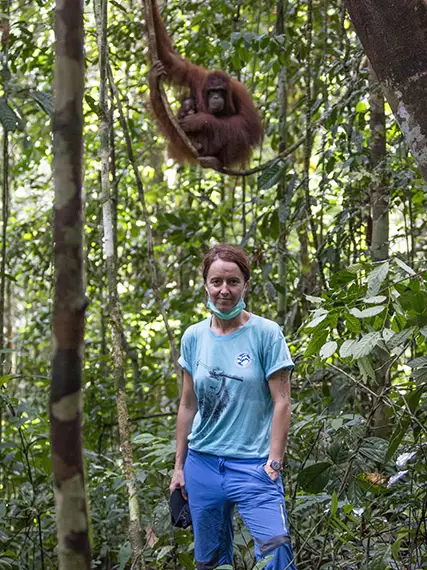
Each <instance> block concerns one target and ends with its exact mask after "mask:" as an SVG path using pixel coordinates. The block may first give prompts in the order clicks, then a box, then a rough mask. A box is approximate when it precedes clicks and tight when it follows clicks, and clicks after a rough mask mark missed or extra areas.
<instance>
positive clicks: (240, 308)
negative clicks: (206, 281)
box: [207, 296, 246, 321]
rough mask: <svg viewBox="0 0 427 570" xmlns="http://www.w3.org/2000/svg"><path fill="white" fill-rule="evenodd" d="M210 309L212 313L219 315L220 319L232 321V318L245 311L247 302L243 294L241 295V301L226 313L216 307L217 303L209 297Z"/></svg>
mask: <svg viewBox="0 0 427 570" xmlns="http://www.w3.org/2000/svg"><path fill="white" fill-rule="evenodd" d="M207 306H208V309H209V310H210V311H212V313H213V314H214V315H215V316H216V317H218V319H221V320H222V321H230V320H231V319H234V317H237V316H238V315H240V313H241V312H242V311H243V309H244V308H245V307H246V303H245V302H244V300H243V296H242V297H240V301H239V302H238V303H237V305H235V306H234V307H233V308H232V309H231V310H230V311H228V313H224V312H223V311H220V310H219V309H217V308H216V307H215V305H214V304H213V303H212V301H211V299H210V297H209V298H208V305H207Z"/></svg>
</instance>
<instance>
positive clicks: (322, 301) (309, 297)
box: [305, 295, 325, 305]
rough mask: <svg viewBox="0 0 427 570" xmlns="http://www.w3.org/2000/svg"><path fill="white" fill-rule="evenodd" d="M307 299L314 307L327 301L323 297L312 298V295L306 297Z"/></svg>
mask: <svg viewBox="0 0 427 570" xmlns="http://www.w3.org/2000/svg"><path fill="white" fill-rule="evenodd" d="M305 298H306V299H307V301H310V303H313V304H314V305H321V304H322V303H324V302H325V299H322V297H312V296H311V295H305Z"/></svg>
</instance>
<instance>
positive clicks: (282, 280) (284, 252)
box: [276, 0, 290, 326]
mask: <svg viewBox="0 0 427 570" xmlns="http://www.w3.org/2000/svg"><path fill="white" fill-rule="evenodd" d="M285 11H286V10H285V0H277V3H276V14H277V17H276V35H277V36H279V37H284V34H285ZM278 99H279V153H281V152H283V151H284V150H285V149H286V142H287V134H288V129H287V115H288V93H287V69H286V65H282V67H281V68H280V73H279V89H278ZM287 189H288V188H287V183H286V169H285V168H284V169H283V172H282V177H281V179H280V182H279V187H278V191H277V197H278V202H279V204H278V209H279V225H280V234H279V241H278V244H277V269H278V280H279V287H280V289H279V291H278V295H277V317H278V321H279V323H280V325H281V326H284V325H285V320H286V313H287V312H288V306H287V305H288V287H287V273H288V224H287V221H288V218H289V201H290V200H289V199H288V192H287Z"/></svg>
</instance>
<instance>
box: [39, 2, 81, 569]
mask: <svg viewBox="0 0 427 570" xmlns="http://www.w3.org/2000/svg"><path fill="white" fill-rule="evenodd" d="M83 63H84V60H83V2H82V0H57V4H56V61H55V85H54V92H55V100H54V113H53V125H52V129H53V175H54V184H55V205H54V242H55V244H54V263H55V299H54V308H53V337H54V342H53V346H54V354H53V362H52V382H51V393H50V402H49V413H50V426H51V440H52V464H53V477H54V486H55V499H56V521H57V532H58V556H59V568H60V569H61V570H83V569H85V568H87V569H88V570H89V568H90V567H91V561H90V558H91V557H90V547H89V535H88V516H87V507H86V504H87V503H86V491H85V484H84V474H83V457H82V441H81V416H82V395H81V379H82V358H83V340H84V313H85V308H86V304H87V301H86V298H85V294H84V286H83V216H82V208H83V206H82V155H83V152H82V150H83V147H82V128H83V112H82V100H83V83H84V65H83Z"/></svg>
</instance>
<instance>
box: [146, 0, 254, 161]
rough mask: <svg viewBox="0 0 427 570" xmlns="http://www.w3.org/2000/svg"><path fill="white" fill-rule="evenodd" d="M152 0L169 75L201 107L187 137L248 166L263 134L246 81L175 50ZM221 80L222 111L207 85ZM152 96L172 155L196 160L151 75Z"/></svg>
mask: <svg viewBox="0 0 427 570" xmlns="http://www.w3.org/2000/svg"><path fill="white" fill-rule="evenodd" d="M153 4H154V27H155V30H156V36H157V49H158V54H159V59H160V61H161V62H162V63H163V65H164V68H165V71H166V74H167V80H168V81H170V82H171V83H173V84H175V85H178V86H181V87H187V88H189V90H190V97H192V98H194V99H195V101H196V108H197V113H195V114H194V115H191V116H188V117H186V119H185V124H186V129H185V130H186V132H187V134H188V136H189V138H190V139H191V140H192V141H194V142H197V141H203V143H202V147H203V151H202V153H201V154H202V155H203V156H214V157H216V158H218V160H219V161H220V162H221V164H222V166H226V167H230V166H232V165H241V166H244V165H245V164H246V163H247V162H248V159H249V157H250V154H251V151H252V148H253V147H254V146H255V145H257V144H258V143H259V142H260V141H261V138H262V135H263V128H262V124H261V120H260V117H259V115H258V111H257V110H256V108H255V106H254V104H253V102H252V99H251V97H250V95H249V93H248V91H247V89H246V87H245V86H244V85H242V83H239V81H236V80H235V79H232V78H231V77H230V76H229V75H227V74H226V73H224V72H223V71H211V72H210V71H207V70H206V69H204V68H203V67H199V66H197V65H194V64H193V63H191V62H190V61H188V60H187V59H185V58H184V57H182V56H180V55H179V54H177V53H176V51H175V49H174V48H173V46H172V43H171V40H170V38H169V35H168V33H167V31H166V28H165V26H164V24H163V20H162V18H161V15H160V11H159V7H158V5H157V0H154V2H153ZM218 82H220V83H221V84H222V87H223V88H224V89H225V109H224V111H223V112H222V113H221V115H213V114H212V113H210V112H209V109H208V106H207V103H208V87H209V86H211V85H212V83H214V84H215V85H218ZM150 98H151V104H152V106H153V110H154V113H155V115H156V118H157V121H158V123H159V127H160V129H161V131H162V133H163V134H164V135H165V137H166V138H167V140H168V141H169V154H170V156H171V157H172V158H174V159H175V160H176V161H177V162H179V163H181V164H182V163H184V162H193V163H194V162H197V161H196V159H195V158H194V157H193V156H192V154H191V153H190V151H189V150H188V149H187V147H186V146H185V145H184V143H183V142H182V140H181V138H180V137H179V136H178V135H177V133H176V131H175V129H174V127H173V125H172V124H171V123H170V121H169V119H168V118H167V116H166V113H165V112H164V109H163V105H162V103H161V100H160V95H159V92H158V90H157V88H156V82H155V80H154V79H153V77H152V76H150Z"/></svg>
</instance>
